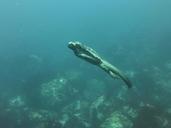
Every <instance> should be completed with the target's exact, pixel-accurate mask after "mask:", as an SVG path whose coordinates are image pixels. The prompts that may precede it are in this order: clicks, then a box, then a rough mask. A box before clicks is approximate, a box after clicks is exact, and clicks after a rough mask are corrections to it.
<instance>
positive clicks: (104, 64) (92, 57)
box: [68, 41, 132, 88]
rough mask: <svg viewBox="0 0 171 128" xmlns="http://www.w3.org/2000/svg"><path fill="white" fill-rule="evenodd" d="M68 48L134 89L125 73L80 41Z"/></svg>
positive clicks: (69, 45) (72, 43)
mask: <svg viewBox="0 0 171 128" xmlns="http://www.w3.org/2000/svg"><path fill="white" fill-rule="evenodd" d="M68 48H70V49H72V50H73V52H74V54H75V55H76V56H77V57H79V58H81V59H83V60H85V61H88V62H89V63H91V64H94V65H96V66H98V67H100V68H101V69H103V70H104V71H105V72H107V73H108V74H109V75H110V76H111V77H112V78H120V79H122V80H123V81H124V82H125V84H126V85H127V86H128V88H131V87H132V83H131V81H130V80H129V79H128V77H127V76H126V75H125V74H124V73H123V72H121V71H120V70H119V69H118V68H116V67H115V66H113V65H112V64H110V63H109V62H108V61H106V60H104V59H102V58H101V57H100V56H99V55H98V54H97V53H96V51H94V50H93V49H92V48H90V47H87V46H86V45H83V44H82V43H80V42H78V41H75V42H69V43H68Z"/></svg>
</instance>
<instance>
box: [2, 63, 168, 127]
mask: <svg viewBox="0 0 171 128" xmlns="http://www.w3.org/2000/svg"><path fill="white" fill-rule="evenodd" d="M169 67H170V66H169V65H168V67H166V68H168V69H169ZM144 74H148V75H144ZM170 74H171V70H168V72H167V73H166V72H164V71H162V70H160V68H158V67H153V68H150V69H143V70H142V71H141V73H138V72H136V73H134V72H133V71H132V72H128V75H129V76H130V77H131V79H132V80H133V81H134V85H136V86H134V87H133V88H132V89H127V88H126V86H124V83H121V82H120V83H119V84H123V86H122V85H121V86H120V85H119V84H118V85H117V84H116V85H113V84H112V82H113V80H112V79H105V80H102V79H99V78H91V79H88V80H86V79H85V78H84V75H83V74H82V73H81V72H79V71H68V72H66V73H63V74H58V75H56V76H55V77H54V78H51V79H49V80H46V81H44V82H42V83H41V84H40V85H39V86H38V87H37V89H36V91H33V92H30V93H31V94H30V95H29V96H28V94H27V93H26V94H25V93H18V94H15V95H12V96H7V94H5V93H2V94H1V104H0V126H1V127H2V128H171V98H170V96H171V86H170V85H171V80H170V78H169V75H170ZM140 81H142V82H140ZM139 82H140V83H141V84H142V85H141V84H140V83H139ZM29 91H31V90H29ZM30 96H31V97H32V98H31V99H29V97H30Z"/></svg>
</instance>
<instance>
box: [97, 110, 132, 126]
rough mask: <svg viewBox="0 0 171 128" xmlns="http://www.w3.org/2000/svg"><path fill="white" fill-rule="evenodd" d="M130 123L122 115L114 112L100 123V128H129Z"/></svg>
mask: <svg viewBox="0 0 171 128" xmlns="http://www.w3.org/2000/svg"><path fill="white" fill-rule="evenodd" d="M132 125H133V124H132V122H131V121H130V120H129V119H128V118H127V117H126V116H125V115H123V114H121V113H120V112H118V111H116V112H113V113H112V114H111V116H110V117H109V118H107V119H106V120H105V121H104V123H102V125H101V127H100V128H131V127H132Z"/></svg>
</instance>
